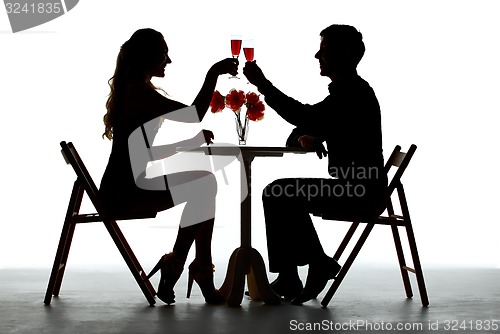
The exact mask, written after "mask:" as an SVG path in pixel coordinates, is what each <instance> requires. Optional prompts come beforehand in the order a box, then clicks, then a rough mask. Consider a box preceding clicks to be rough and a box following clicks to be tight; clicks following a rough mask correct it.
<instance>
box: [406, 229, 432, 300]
mask: <svg viewBox="0 0 500 334" xmlns="http://www.w3.org/2000/svg"><path fill="white" fill-rule="evenodd" d="M406 233H407V234H408V242H409V244H410V252H411V256H412V260H413V266H414V267H415V276H416V278H417V285H418V290H419V291H420V299H421V301H422V306H424V307H427V306H429V297H428V296H427V288H426V287H425V280H424V272H423V271H422V265H421V264H420V257H419V256H418V251H417V243H416V242H415V235H414V234H413V228H412V226H411V222H408V225H407V226H406Z"/></svg>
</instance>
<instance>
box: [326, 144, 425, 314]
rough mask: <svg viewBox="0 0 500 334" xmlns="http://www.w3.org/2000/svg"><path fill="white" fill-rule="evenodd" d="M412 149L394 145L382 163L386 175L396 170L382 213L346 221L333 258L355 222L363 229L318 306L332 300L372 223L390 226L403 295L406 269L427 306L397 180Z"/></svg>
mask: <svg viewBox="0 0 500 334" xmlns="http://www.w3.org/2000/svg"><path fill="white" fill-rule="evenodd" d="M416 149H417V146H416V145H411V146H410V149H409V150H408V152H407V153H404V152H401V147H400V146H396V147H395V148H394V151H393V152H392V154H391V156H390V157H389V159H388V161H387V163H386V165H385V172H386V173H387V174H388V176H389V172H390V171H391V169H392V168H393V167H395V168H397V170H396V172H395V173H394V175H393V177H392V179H391V181H390V182H389V185H388V189H387V193H386V210H385V211H384V213H385V214H383V215H381V216H379V217H374V218H371V219H362V220H361V219H360V218H353V219H352V220H350V221H352V224H351V227H350V228H349V230H348V231H347V234H346V235H345V237H344V239H343V240H342V242H341V243H340V246H339V247H338V249H337V251H336V253H335V255H334V256H333V257H334V258H335V259H336V260H337V261H338V260H339V258H340V257H341V256H342V253H343V252H344V250H345V249H346V247H347V245H348V244H349V242H350V240H351V238H352V237H353V235H354V233H355V231H356V229H357V228H358V226H359V224H360V223H364V224H366V226H365V229H364V230H363V232H362V233H361V235H360V237H359V239H358V241H357V242H356V243H355V245H354V247H353V249H352V250H351V253H350V254H349V255H348V257H347V259H346V261H345V263H344V265H343V267H342V269H341V270H340V272H339V273H338V275H337V277H336V278H335V280H334V282H333V283H332V285H331V286H330V288H329V290H328V291H327V293H326V295H325V296H324V298H323V299H322V301H321V305H322V306H323V307H326V306H327V305H328V303H329V302H330V300H331V299H332V297H333V295H334V294H335V292H336V291H337V289H338V287H339V286H340V284H341V283H342V281H343V279H344V277H345V276H346V274H347V272H348V271H349V269H350V268H351V265H352V263H353V262H354V259H355V258H356V256H357V255H358V253H359V251H360V250H361V248H362V247H363V244H364V243H365V241H366V239H367V238H368V235H369V234H370V232H371V231H372V229H373V227H374V226H375V225H379V224H380V225H389V226H390V227H391V230H392V235H393V237H394V244H395V246H396V253H397V256H398V260H399V267H400V270H401V275H402V277H403V284H404V287H405V291H406V296H407V297H408V298H411V297H413V292H412V289H411V284H410V279H409V276H408V272H412V273H414V274H415V275H416V279H417V285H418V289H419V291H420V299H421V301H422V305H423V306H424V307H426V306H428V305H429V299H428V297H427V290H426V288H425V281H424V275H423V272H422V267H421V265H420V259H419V256H418V251H417V244H416V242H415V236H414V234H413V228H412V225H411V220H410V212H409V211H408V205H407V202H406V197H405V192H404V188H403V184H402V183H401V176H402V175H403V173H404V171H405V169H406V167H408V164H409V162H410V160H411V158H412V156H413V153H415V150H416ZM394 190H396V191H397V199H398V201H399V207H400V211H401V215H397V214H395V212H394V211H395V210H394V206H393V202H392V197H393V196H392V195H393V193H394ZM394 197H395V196H394ZM398 211H399V210H398ZM319 215H321V217H322V218H323V219H326V220H343V221H347V219H345V218H338V217H335V215H334V214H332V213H322V214H319ZM398 227H403V228H404V229H405V230H406V233H407V236H408V243H409V248H410V252H411V256H412V261H413V267H414V268H411V267H409V266H407V265H406V261H405V257H404V252H403V247H402V243H401V238H400V235H399V230H398Z"/></svg>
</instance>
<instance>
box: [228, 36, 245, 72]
mask: <svg viewBox="0 0 500 334" xmlns="http://www.w3.org/2000/svg"><path fill="white" fill-rule="evenodd" d="M241 42H242V39H241V36H240V35H231V54H232V55H233V58H238V56H239V55H240V52H241ZM229 78H230V79H231V78H232V79H239V78H238V77H237V76H236V75H232V76H230V77H229Z"/></svg>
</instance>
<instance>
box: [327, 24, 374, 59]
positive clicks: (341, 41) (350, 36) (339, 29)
mask: <svg viewBox="0 0 500 334" xmlns="http://www.w3.org/2000/svg"><path fill="white" fill-rule="evenodd" d="M319 35H320V36H321V37H323V38H324V37H326V38H328V40H329V41H330V42H332V43H333V44H334V45H335V46H338V47H348V48H351V49H352V50H353V51H354V53H353V57H354V58H353V61H354V64H355V65H357V64H358V63H359V61H360V60H361V58H363V55H364V54H365V43H363V35H361V33H360V32H359V31H358V30H356V28H354V27H352V26H349V25H343V24H332V25H331V26H329V27H327V28H325V29H323V30H322V31H321V33H320V34H319Z"/></svg>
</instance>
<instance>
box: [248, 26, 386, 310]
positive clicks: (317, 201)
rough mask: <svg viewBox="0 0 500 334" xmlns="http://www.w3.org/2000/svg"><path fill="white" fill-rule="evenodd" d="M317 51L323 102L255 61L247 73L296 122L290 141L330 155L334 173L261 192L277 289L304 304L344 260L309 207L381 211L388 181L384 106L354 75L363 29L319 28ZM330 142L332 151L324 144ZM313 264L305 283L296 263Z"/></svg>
mask: <svg viewBox="0 0 500 334" xmlns="http://www.w3.org/2000/svg"><path fill="white" fill-rule="evenodd" d="M320 36H321V42H320V48H319V50H318V52H317V53H316V55H315V58H317V59H318V61H319V65H320V74H321V75H322V76H326V77H329V78H330V79H331V81H332V82H331V83H330V84H329V86H328V90H329V92H330V94H329V95H328V96H327V97H326V98H325V99H324V100H323V101H321V102H319V103H317V104H314V105H308V104H302V103H300V102H298V101H296V100H294V99H292V98H290V97H288V96H286V95H285V94H284V93H282V92H281V91H280V90H278V89H277V88H276V87H274V86H273V84H272V83H271V82H270V81H269V80H268V79H267V78H266V77H265V75H264V74H263V72H262V70H261V69H260V68H259V67H258V66H257V64H256V63H255V62H247V63H246V64H245V68H244V70H243V73H244V74H245V76H246V77H247V78H248V80H249V81H250V83H252V84H254V85H255V86H257V88H258V90H259V91H260V92H261V93H262V94H263V95H265V101H266V102H267V104H268V105H269V106H270V107H271V108H272V109H274V110H275V111H276V112H277V113H278V114H279V115H280V116H281V117H282V118H283V119H284V120H286V121H287V122H289V123H291V124H293V125H294V126H296V128H295V129H294V130H293V131H292V133H291V134H290V136H289V138H288V140H287V146H291V147H302V148H306V149H311V150H314V151H316V153H317V155H318V156H319V158H320V159H321V158H322V157H325V156H327V155H328V172H329V174H330V175H331V176H332V178H329V179H321V178H295V179H294V178H289V179H279V180H276V181H274V182H272V183H271V184H269V185H268V186H267V187H266V188H265V189H264V191H263V196H262V200H263V207H264V214H265V223H266V234H267V245H268V254H269V269H270V271H271V272H276V273H279V275H278V278H277V279H276V280H275V281H274V282H272V283H271V285H272V287H273V289H274V290H275V291H276V293H278V294H279V295H281V296H283V297H284V298H285V299H287V300H291V302H292V303H293V304H299V305H300V304H302V303H303V302H306V301H308V300H310V299H312V298H316V297H317V295H318V294H319V293H320V292H321V291H322V290H323V289H324V287H325V286H326V284H327V282H328V280H329V279H332V278H334V277H335V276H336V274H337V273H338V271H339V270H340V265H339V264H338V263H337V262H336V261H335V260H334V259H332V258H330V257H328V256H327V255H326V254H325V252H324V251H323V248H322V246H321V243H320V240H319V238H318V235H317V233H316V230H315V229H314V226H313V222H312V220H311V217H310V213H324V212H329V213H330V214H335V215H336V216H338V218H339V219H342V218H343V217H346V218H347V217H351V218H352V217H353V216H355V217H367V216H371V215H377V214H379V213H381V211H382V210H383V206H382V205H381V204H382V203H381V201H380V198H381V197H382V196H383V194H384V191H385V189H386V186H387V176H386V175H385V172H384V169H383V163H384V162H383V161H384V160H383V155H382V131H381V119H380V106H379V103H378V100H377V98H376V96H375V93H374V91H373V89H372V88H371V87H370V85H369V84H368V83H367V82H366V81H365V80H363V79H362V78H361V77H360V76H358V74H357V70H356V68H357V65H358V63H359V61H360V60H361V58H362V57H363V55H364V52H365V46H364V43H363V40H362V35H361V33H360V32H358V31H357V30H356V29H355V28H354V27H352V26H348V25H331V26H329V27H327V28H326V29H324V30H323V31H321V33H320ZM323 142H326V145H327V148H328V151H327V150H326V149H325V147H324V146H323ZM306 264H308V265H309V269H308V275H307V280H306V284H305V286H304V287H303V285H302V282H301V280H300V278H299V276H298V271H297V266H302V265H306Z"/></svg>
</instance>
